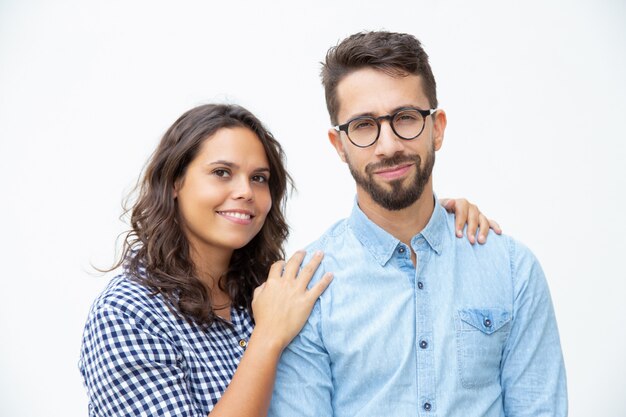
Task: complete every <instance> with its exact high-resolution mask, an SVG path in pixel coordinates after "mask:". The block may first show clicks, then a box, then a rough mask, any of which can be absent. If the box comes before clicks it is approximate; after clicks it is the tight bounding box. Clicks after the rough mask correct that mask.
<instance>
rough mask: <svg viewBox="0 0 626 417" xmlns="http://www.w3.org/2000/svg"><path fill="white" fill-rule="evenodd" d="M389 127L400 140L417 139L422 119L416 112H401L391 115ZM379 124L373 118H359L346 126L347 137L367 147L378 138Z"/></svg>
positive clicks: (420, 130) (422, 123)
mask: <svg viewBox="0 0 626 417" xmlns="http://www.w3.org/2000/svg"><path fill="white" fill-rule="evenodd" d="M391 127H392V129H393V130H394V132H395V133H396V135H398V136H399V137H400V138H402V139H413V138H415V137H417V136H418V135H419V134H420V133H421V132H422V129H423V127H424V117H423V116H422V115H421V114H420V113H419V112H418V111H416V110H412V109H406V110H401V111H399V112H398V113H395V114H394V115H393V118H392V119H391ZM379 131H380V122H379V121H378V120H377V119H375V118H373V117H361V118H358V119H356V120H353V121H352V122H350V124H349V125H348V137H349V138H350V140H351V141H352V142H354V143H355V144H356V145H359V146H369V145H371V144H373V143H374V142H375V141H376V139H377V138H378V135H379V133H380V132H379Z"/></svg>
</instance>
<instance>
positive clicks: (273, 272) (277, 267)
mask: <svg viewBox="0 0 626 417" xmlns="http://www.w3.org/2000/svg"><path fill="white" fill-rule="evenodd" d="M283 269H285V261H276V262H274V263H273V264H272V266H271V267H270V272H269V274H267V279H272V278H280V277H281V276H282V275H283ZM257 289H258V288H257Z"/></svg>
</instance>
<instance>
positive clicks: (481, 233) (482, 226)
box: [478, 213, 489, 245]
mask: <svg viewBox="0 0 626 417" xmlns="http://www.w3.org/2000/svg"><path fill="white" fill-rule="evenodd" d="M478 228H479V230H478V243H480V244H481V245H482V244H484V243H485V242H486V241H487V233H489V219H488V218H487V216H485V215H484V214H482V213H480V214H479V216H478Z"/></svg>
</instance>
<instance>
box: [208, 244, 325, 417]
mask: <svg viewBox="0 0 626 417" xmlns="http://www.w3.org/2000/svg"><path fill="white" fill-rule="evenodd" d="M304 255H305V252H303V251H299V252H297V253H296V254H294V255H293V256H292V257H291V259H290V260H289V261H288V262H287V263H285V262H282V261H281V262H276V263H275V264H274V265H273V266H272V268H271V269H270V273H269V277H268V279H267V281H266V282H265V283H264V284H263V285H261V286H260V287H259V288H257V289H256V290H255V292H254V300H253V302H252V309H253V310H254V318H255V322H256V327H255V329H254V331H253V332H252V336H251V337H250V341H249V343H248V346H247V348H246V351H245V353H244V355H243V357H242V358H241V361H240V363H239V366H238V367H237V371H236V372H235V375H234V376H233V379H232V381H231V383H230V385H229V386H228V388H227V389H226V391H225V392H224V395H223V396H222V398H221V399H220V400H219V401H218V403H217V404H216V405H215V408H214V409H213V411H211V413H209V416H210V417H230V416H238V417H257V416H258V417H261V416H262V417H265V416H266V415H267V410H268V408H269V404H270V399H271V398H272V389H273V387H274V379H275V376H276V366H277V364H278V360H279V359H280V355H281V353H282V351H283V349H284V348H285V347H286V346H287V344H289V342H290V341H291V339H293V338H294V337H295V336H296V335H297V334H298V332H299V331H300V329H301V328H302V326H303V325H304V323H305V322H306V319H307V318H308V316H309V314H310V312H311V309H312V308H313V305H314V304H315V300H317V298H318V297H319V296H320V294H322V292H324V290H325V289H326V288H327V287H328V285H329V284H330V282H331V280H332V274H330V273H327V274H325V275H324V276H323V277H322V279H321V280H320V281H319V282H318V283H317V284H315V285H314V286H313V287H312V288H311V289H310V290H307V285H308V284H309V282H310V281H311V278H312V277H313V273H314V272H315V270H316V269H317V267H318V265H319V264H320V261H321V260H322V257H323V255H322V253H321V252H317V253H315V254H314V255H313V258H312V259H311V261H310V262H309V263H308V264H307V265H306V266H305V267H303V268H302V270H301V271H300V273H298V270H299V268H300V264H301V263H302V260H303V259H304ZM283 269H284V270H283Z"/></svg>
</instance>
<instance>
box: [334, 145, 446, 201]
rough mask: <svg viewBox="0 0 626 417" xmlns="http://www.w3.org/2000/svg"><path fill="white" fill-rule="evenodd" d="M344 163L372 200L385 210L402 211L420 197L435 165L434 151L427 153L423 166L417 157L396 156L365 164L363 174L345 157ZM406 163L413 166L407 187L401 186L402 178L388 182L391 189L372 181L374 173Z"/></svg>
mask: <svg viewBox="0 0 626 417" xmlns="http://www.w3.org/2000/svg"><path fill="white" fill-rule="evenodd" d="M346 161H347V162H348V167H349V168H350V173H351V174H352V177H353V178H354V180H355V181H356V183H357V184H358V185H359V186H361V188H363V189H364V190H365V192H367V193H368V194H369V195H370V197H372V200H374V201H375V202H376V203H377V204H378V205H380V206H382V207H383V208H385V209H387V210H402V209H404V208H407V207H409V206H410V205H411V204H413V203H415V202H416V201H417V200H418V199H419V198H420V197H421V195H422V192H424V187H425V186H426V184H427V183H428V180H429V179H430V175H431V174H432V172H433V167H434V165H435V151H434V149H431V150H430V151H429V152H428V154H427V155H426V160H425V161H424V166H422V159H421V158H420V157H419V155H396V156H393V157H392V158H388V159H383V160H381V161H379V162H376V163H371V164H367V165H366V166H365V174H361V173H360V172H358V171H357V170H356V169H355V168H354V167H353V166H352V164H351V163H350V161H349V160H348V158H347V157H346ZM407 162H413V163H414V164H415V176H414V177H413V178H410V179H409V180H410V183H409V184H408V185H407V186H404V187H403V186H402V183H403V182H404V180H405V179H404V178H401V179H398V180H393V181H391V182H389V185H390V186H391V188H387V187H384V186H381V185H380V184H377V183H376V182H375V181H374V177H373V175H372V173H373V172H374V171H377V170H380V169H381V168H389V167H393V166H397V165H400V164H403V163H407Z"/></svg>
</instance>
